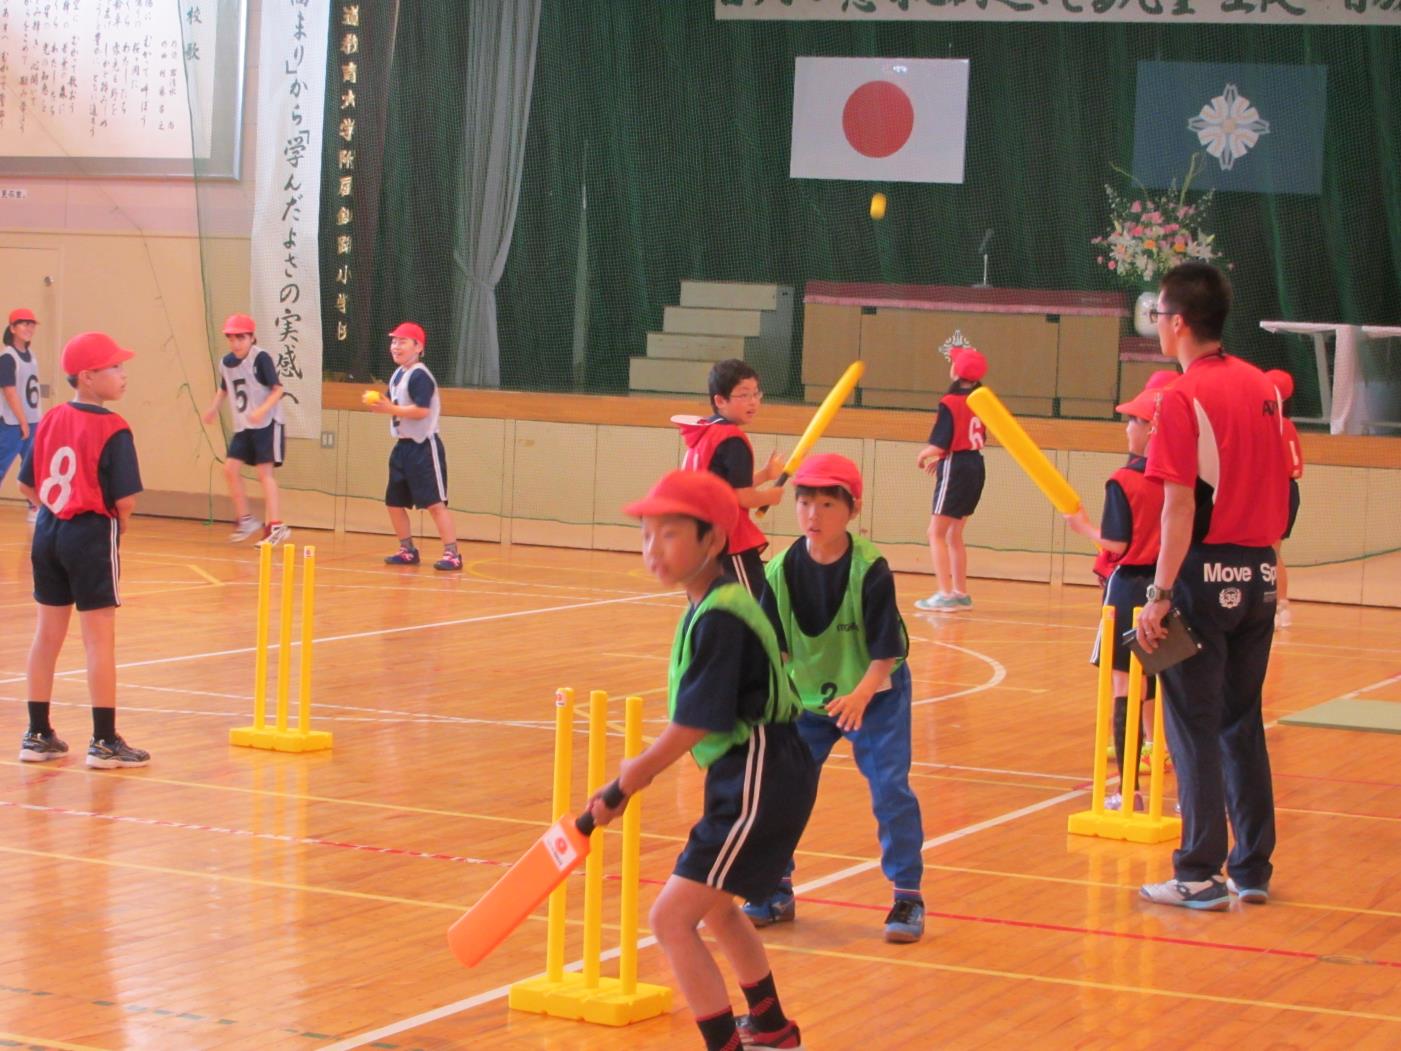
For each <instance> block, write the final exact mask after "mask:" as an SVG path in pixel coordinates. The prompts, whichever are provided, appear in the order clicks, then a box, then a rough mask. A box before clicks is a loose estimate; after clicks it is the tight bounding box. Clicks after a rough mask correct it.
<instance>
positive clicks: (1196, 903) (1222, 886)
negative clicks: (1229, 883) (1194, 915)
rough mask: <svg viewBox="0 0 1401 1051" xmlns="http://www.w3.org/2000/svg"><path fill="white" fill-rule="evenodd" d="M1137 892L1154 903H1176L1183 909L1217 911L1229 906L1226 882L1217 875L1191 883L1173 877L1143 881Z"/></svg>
mask: <svg viewBox="0 0 1401 1051" xmlns="http://www.w3.org/2000/svg"><path fill="white" fill-rule="evenodd" d="M1138 893H1139V895H1140V896H1141V897H1142V898H1144V899H1145V900H1147V901H1151V902H1153V903H1154V904H1157V905H1176V906H1178V907H1179V908H1183V909H1201V910H1207V911H1210V912H1219V911H1220V910H1222V909H1229V908H1230V907H1231V895H1230V893H1229V892H1228V891H1227V890H1226V882H1225V880H1223V879H1221V878H1220V877H1219V876H1213V877H1212V878H1211V879H1205V880H1198V881H1196V882H1193V883H1183V882H1181V881H1180V880H1175V879H1170V880H1168V881H1167V882H1165V883H1145V884H1144V885H1143V886H1142V887H1140V888H1139V889H1138Z"/></svg>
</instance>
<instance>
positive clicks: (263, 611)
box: [229, 544, 331, 752]
mask: <svg viewBox="0 0 1401 1051" xmlns="http://www.w3.org/2000/svg"><path fill="white" fill-rule="evenodd" d="M296 563H297V549H296V547H294V546H293V545H292V544H284V545H283V547H282V580H281V585H280V586H281V595H280V600H281V608H280V611H279V612H280V616H279V618H278V636H277V709H276V714H275V717H274V718H275V721H274V722H273V724H272V725H271V726H269V725H268V721H267V714H268V621H269V619H270V618H271V613H272V545H271V544H264V545H262V546H261V547H260V548H259V549H258V628H257V642H256V645H255V651H254V657H253V725H252V726H242V727H239V728H237V729H234V730H230V731H229V744H233V745H239V746H241V747H244V748H265V749H269V750H272V751H277V752H319V751H322V750H323V749H326V748H330V747H331V735H330V733H328V732H327V731H325V730H313V729H312V728H311V651H312V643H313V642H314V635H313V629H312V612H313V608H314V605H315V588H316V548H314V547H307V548H304V549H303V550H302V587H301V591H302V621H301V634H300V636H299V638H298V642H299V644H300V647H299V648H300V649H301V660H300V663H299V667H298V683H297V726H296V728H295V729H290V728H289V727H288V725H287V721H288V711H287V709H288V703H289V700H290V693H291V679H292V654H291V646H292V605H293V597H294V595H293V593H294V592H295V591H296V578H297V565H296Z"/></svg>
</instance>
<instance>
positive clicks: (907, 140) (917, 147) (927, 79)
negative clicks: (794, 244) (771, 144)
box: [789, 58, 968, 183]
mask: <svg viewBox="0 0 1401 1051" xmlns="http://www.w3.org/2000/svg"><path fill="white" fill-rule="evenodd" d="M967 128H968V60H967V59H965V58H800V59H798V60H797V69H796V71H795V73H794V77H793V149H792V156H791V161H790V165H789V175H791V176H792V177H793V178H795V179H862V180H871V181H879V182H949V183H961V182H962V181H963V150H964V139H965V135H966V133H967Z"/></svg>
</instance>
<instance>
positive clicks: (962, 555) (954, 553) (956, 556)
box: [948, 518, 968, 595]
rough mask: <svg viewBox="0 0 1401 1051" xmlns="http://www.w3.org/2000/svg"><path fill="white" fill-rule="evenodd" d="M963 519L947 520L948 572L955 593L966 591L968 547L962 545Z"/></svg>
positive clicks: (964, 592)
mask: <svg viewBox="0 0 1401 1051" xmlns="http://www.w3.org/2000/svg"><path fill="white" fill-rule="evenodd" d="M964 521H965V519H962V518H953V519H950V520H949V523H950V524H949V532H948V543H949V574H950V583H952V584H953V594H955V595H966V594H967V593H968V549H967V548H965V547H964V546H963V523H964Z"/></svg>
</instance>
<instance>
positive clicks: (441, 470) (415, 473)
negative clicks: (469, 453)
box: [384, 434, 448, 507]
mask: <svg viewBox="0 0 1401 1051" xmlns="http://www.w3.org/2000/svg"><path fill="white" fill-rule="evenodd" d="M384 502H385V504H386V505H387V506H389V507H432V506H433V505H434V504H445V503H447V502H448V461H447V454H446V453H445V452H444V451H443V440H442V439H441V438H439V437H438V436H437V435H436V434H435V435H433V436H432V437H431V438H429V439H428V440H427V441H422V442H416V441H414V440H413V439H412V438H400V439H399V440H398V441H397V442H395V443H394V449H393V451H391V452H390V454H389V484H388V485H387V486H385V489H384Z"/></svg>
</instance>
